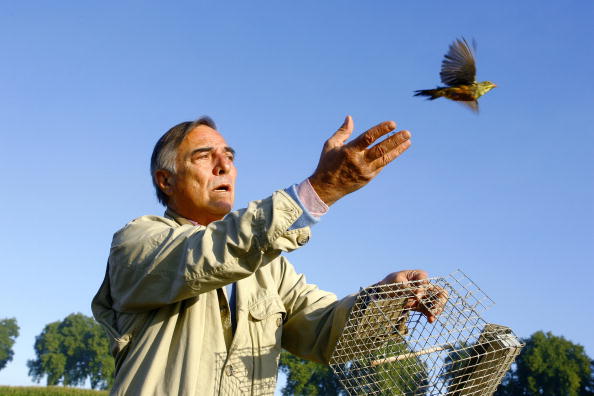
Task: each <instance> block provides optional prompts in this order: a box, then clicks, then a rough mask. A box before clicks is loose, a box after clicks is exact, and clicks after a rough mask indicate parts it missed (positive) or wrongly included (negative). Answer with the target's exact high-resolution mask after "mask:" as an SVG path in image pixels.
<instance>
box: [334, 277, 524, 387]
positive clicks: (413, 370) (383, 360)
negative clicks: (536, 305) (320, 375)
mask: <svg viewBox="0 0 594 396" xmlns="http://www.w3.org/2000/svg"><path fill="white" fill-rule="evenodd" d="M492 305H493V301H492V300H491V299H490V298H489V297H488V296H487V295H486V294H485V293H484V292H483V291H482V290H481V289H480V288H479V287H478V286H477V285H476V284H475V283H474V282H472V281H471V280H470V279H469V278H468V277H467V276H466V275H465V274H464V273H463V272H462V271H459V270H458V271H456V272H454V273H452V274H450V275H449V276H448V277H447V278H446V277H438V278H430V279H428V280H424V281H412V282H404V283H393V284H389V285H381V286H371V287H368V288H365V289H362V290H361V292H360V293H359V295H358V297H357V300H356V302H355V305H354V307H353V309H352V310H351V313H350V314H349V317H348V319H347V322H346V325H345V327H344V330H343V332H342V335H341V336H340V338H339V340H338V342H337V345H336V348H335V350H334V352H333V354H332V356H331V358H330V366H331V367H332V370H333V371H334V373H335V374H336V375H337V376H338V378H339V380H340V382H341V384H342V386H343V387H344V389H345V390H346V392H347V393H348V394H349V395H407V396H408V395H410V396H412V395H414V396H420V395H424V396H432V395H452V396H467V395H475V396H478V395H492V394H493V393H494V392H495V390H496V389H497V386H498V385H499V383H500V382H501V380H502V378H503V376H504V374H505V373H506V372H507V370H509V368H510V366H511V364H512V363H513V361H514V359H515V358H516V356H517V355H518V354H519V353H520V350H521V349H522V347H523V344H522V343H521V342H520V340H519V339H518V338H517V337H516V336H515V335H514V333H513V332H512V330H511V329H510V328H508V327H505V326H501V325H496V324H490V323H486V322H485V321H484V320H483V318H482V317H481V316H480V314H481V312H482V311H484V310H486V309H487V308H489V307H490V306H492ZM418 309H420V310H426V311H428V312H431V313H432V314H435V315H436V320H435V321H434V323H429V322H428V320H427V319H426V317H425V316H424V315H423V314H422V313H420V312H418Z"/></svg>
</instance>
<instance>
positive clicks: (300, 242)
mask: <svg viewBox="0 0 594 396" xmlns="http://www.w3.org/2000/svg"><path fill="white" fill-rule="evenodd" d="M308 241H309V236H307V235H302V236H299V237H297V244H298V245H299V246H303V245H305V244H306V243H307V242H308Z"/></svg>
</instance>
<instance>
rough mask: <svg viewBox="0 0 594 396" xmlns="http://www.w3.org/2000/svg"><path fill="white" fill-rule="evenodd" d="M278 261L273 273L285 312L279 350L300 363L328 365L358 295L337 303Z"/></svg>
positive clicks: (282, 260)
mask: <svg viewBox="0 0 594 396" xmlns="http://www.w3.org/2000/svg"><path fill="white" fill-rule="evenodd" d="M280 260H281V262H280V265H279V266H275V268H274V269H272V271H273V274H274V276H275V277H276V278H277V282H278V285H279V295H280V297H281V299H282V300H283V303H284V305H285V309H286V310H287V316H286V319H285V324H284V326H283V335H282V346H283V348H285V349H286V350H288V351H289V352H291V353H293V354H294V355H297V356H299V357H301V358H303V359H307V360H313V361H316V362H319V363H324V364H328V362H329V360H330V357H331V355H332V352H333V350H334V347H335V346H336V342H337V341H338V338H339V337H340V335H341V333H342V330H343V327H344V325H345V323H346V320H347V318H348V315H349V312H350V310H351V308H352V307H353V304H354V303H355V300H356V299H357V294H352V295H348V296H346V297H344V298H343V299H341V300H337V298H336V295H334V294H333V293H330V292H326V291H323V290H320V289H319V288H318V287H317V286H316V285H313V284H309V283H307V281H306V279H305V275H303V274H297V273H296V272H295V269H294V267H293V265H292V264H291V263H289V261H288V260H287V259H286V258H284V257H281V258H280Z"/></svg>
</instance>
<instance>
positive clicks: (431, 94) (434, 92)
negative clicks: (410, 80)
mask: <svg viewBox="0 0 594 396" xmlns="http://www.w3.org/2000/svg"><path fill="white" fill-rule="evenodd" d="M415 96H428V98H427V99H428V100H433V99H437V98H439V97H440V96H442V95H441V92H440V90H439V89H420V90H418V91H415Z"/></svg>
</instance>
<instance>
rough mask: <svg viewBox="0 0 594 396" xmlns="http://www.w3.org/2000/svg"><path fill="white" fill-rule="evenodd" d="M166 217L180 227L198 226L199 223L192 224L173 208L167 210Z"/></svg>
mask: <svg viewBox="0 0 594 396" xmlns="http://www.w3.org/2000/svg"><path fill="white" fill-rule="evenodd" d="M165 217H167V218H169V219H171V220H173V221H175V222H176V223H177V224H179V225H185V224H187V225H193V226H195V225H198V223H195V222H192V221H191V220H188V219H186V218H185V217H183V216H181V215H179V214H177V213H176V212H174V211H173V210H172V209H171V208H167V210H166V211H165Z"/></svg>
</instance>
